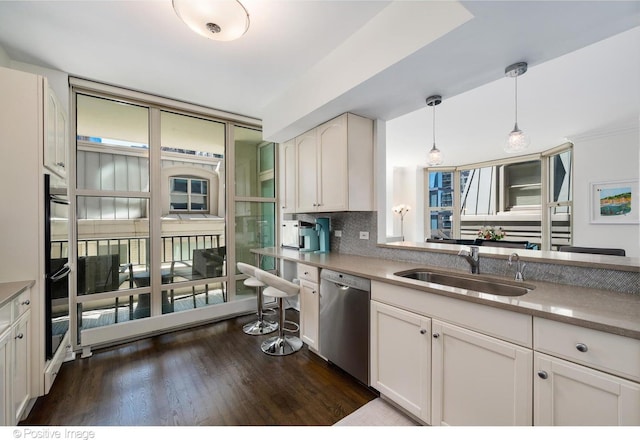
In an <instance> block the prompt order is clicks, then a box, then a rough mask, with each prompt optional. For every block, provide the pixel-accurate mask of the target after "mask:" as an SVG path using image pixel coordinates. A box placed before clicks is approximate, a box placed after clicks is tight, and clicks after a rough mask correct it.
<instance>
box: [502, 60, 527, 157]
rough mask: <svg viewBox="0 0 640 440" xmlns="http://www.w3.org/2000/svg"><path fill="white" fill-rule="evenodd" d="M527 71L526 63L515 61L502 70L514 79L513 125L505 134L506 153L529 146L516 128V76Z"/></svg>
mask: <svg viewBox="0 0 640 440" xmlns="http://www.w3.org/2000/svg"><path fill="white" fill-rule="evenodd" d="M526 71H527V63H515V64H512V65H510V66H509V67H507V68H506V69H505V70H504V73H505V75H506V76H508V77H511V78H514V79H515V120H516V122H515V125H514V126H513V130H512V131H511V133H509V136H507V142H506V144H505V147H504V151H506V152H507V153H520V152H522V151H524V150H526V149H527V147H528V146H529V143H530V141H529V137H528V136H527V135H526V134H525V133H524V132H523V131H522V130H520V128H518V77H519V76H520V75H522V74H524V73H525V72H526Z"/></svg>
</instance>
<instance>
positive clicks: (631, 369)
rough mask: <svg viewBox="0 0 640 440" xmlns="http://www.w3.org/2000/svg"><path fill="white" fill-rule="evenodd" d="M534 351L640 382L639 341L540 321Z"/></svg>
mask: <svg viewBox="0 0 640 440" xmlns="http://www.w3.org/2000/svg"><path fill="white" fill-rule="evenodd" d="M533 348H534V350H536V351H540V352H543V353H547V354H550V355H553V356H557V357H560V358H564V359H567V360H570V361H573V362H576V363H578V364H582V365H586V366H589V367H593V368H595V369H598V370H602V371H606V372H609V373H612V374H615V375H617V376H621V377H625V378H628V379H631V380H635V381H637V382H640V340H638V339H633V338H628V337H625V336H619V335H614V334H611V333H606V332H601V331H599V330H593V329H590V328H585V327H579V326H576V325H572V324H566V323H563V322H558V321H552V320H548V319H544V318H537V317H536V318H534V320H533Z"/></svg>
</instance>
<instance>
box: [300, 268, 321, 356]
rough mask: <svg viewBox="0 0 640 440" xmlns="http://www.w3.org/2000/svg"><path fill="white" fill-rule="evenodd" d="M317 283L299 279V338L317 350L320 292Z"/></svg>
mask: <svg viewBox="0 0 640 440" xmlns="http://www.w3.org/2000/svg"><path fill="white" fill-rule="evenodd" d="M319 290H320V289H319V287H318V284H317V283H312V282H311V281H307V280H303V279H301V280H300V339H302V341H303V342H304V343H306V344H307V345H308V346H309V347H311V348H313V349H315V350H318V321H319V314H320V294H319Z"/></svg>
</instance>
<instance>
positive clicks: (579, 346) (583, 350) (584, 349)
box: [576, 342, 589, 353]
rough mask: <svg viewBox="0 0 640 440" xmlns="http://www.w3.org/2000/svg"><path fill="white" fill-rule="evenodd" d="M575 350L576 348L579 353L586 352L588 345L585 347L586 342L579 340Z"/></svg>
mask: <svg viewBox="0 0 640 440" xmlns="http://www.w3.org/2000/svg"><path fill="white" fill-rule="evenodd" d="M576 350H578V351H579V352H580V353H586V352H587V351H589V347H587V344H583V343H582V342H581V343H579V344H576Z"/></svg>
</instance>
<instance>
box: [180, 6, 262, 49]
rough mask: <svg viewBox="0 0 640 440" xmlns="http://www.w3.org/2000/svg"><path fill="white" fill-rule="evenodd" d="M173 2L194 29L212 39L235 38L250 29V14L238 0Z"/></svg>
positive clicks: (188, 24)
mask: <svg viewBox="0 0 640 440" xmlns="http://www.w3.org/2000/svg"><path fill="white" fill-rule="evenodd" d="M172 4H173V9H174V11H176V14H177V15H178V17H180V19H181V20H182V21H184V22H185V24H186V25H187V26H189V28H191V30H192V31H194V32H195V33H197V34H199V35H202V36H203V37H206V38H210V39H212V40H218V41H231V40H235V39H237V38H240V37H241V36H243V35H244V34H245V32H247V29H249V14H248V13H247V10H246V9H245V8H244V6H242V3H240V2H239V1H238V0H215V1H211V0H173V2H172Z"/></svg>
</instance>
